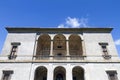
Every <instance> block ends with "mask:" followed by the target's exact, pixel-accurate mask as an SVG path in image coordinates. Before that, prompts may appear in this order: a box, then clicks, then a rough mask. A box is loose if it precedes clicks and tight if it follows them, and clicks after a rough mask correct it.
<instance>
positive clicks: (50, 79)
mask: <svg viewBox="0 0 120 80" xmlns="http://www.w3.org/2000/svg"><path fill="white" fill-rule="evenodd" d="M53 74H54V70H53V67H52V64H49V65H48V71H47V80H53Z"/></svg>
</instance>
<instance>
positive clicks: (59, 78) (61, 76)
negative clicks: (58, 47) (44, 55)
mask: <svg viewBox="0 0 120 80" xmlns="http://www.w3.org/2000/svg"><path fill="white" fill-rule="evenodd" d="M54 80H66V70H65V68H64V67H61V66H59V67H56V68H55V69H54Z"/></svg>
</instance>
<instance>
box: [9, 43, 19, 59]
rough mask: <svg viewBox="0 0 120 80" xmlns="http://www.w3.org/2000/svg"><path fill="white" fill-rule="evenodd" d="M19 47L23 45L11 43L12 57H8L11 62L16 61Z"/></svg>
mask: <svg viewBox="0 0 120 80" xmlns="http://www.w3.org/2000/svg"><path fill="white" fill-rule="evenodd" d="M19 45H21V43H20V42H12V43H11V46H12V47H11V51H10V55H9V56H8V58H9V60H12V59H16V57H17V52H18V46H19Z"/></svg>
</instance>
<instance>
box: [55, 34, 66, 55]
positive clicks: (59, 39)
mask: <svg viewBox="0 0 120 80" xmlns="http://www.w3.org/2000/svg"><path fill="white" fill-rule="evenodd" d="M53 54H54V55H55V56H65V55H66V38H65V36H64V35H62V34H57V35H55V37H54V39H53Z"/></svg>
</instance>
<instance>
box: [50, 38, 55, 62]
mask: <svg viewBox="0 0 120 80" xmlns="http://www.w3.org/2000/svg"><path fill="white" fill-rule="evenodd" d="M50 37H51V45H50V60H52V59H53V37H54V36H50Z"/></svg>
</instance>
